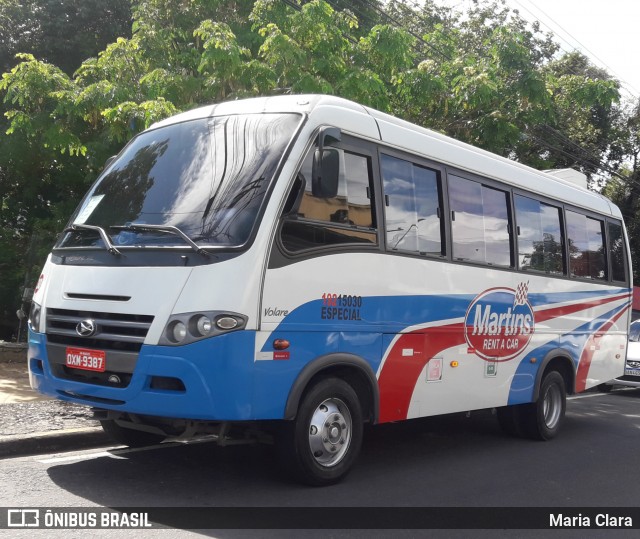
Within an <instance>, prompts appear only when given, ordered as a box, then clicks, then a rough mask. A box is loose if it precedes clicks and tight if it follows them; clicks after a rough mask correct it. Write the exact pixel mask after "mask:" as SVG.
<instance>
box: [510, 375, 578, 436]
mask: <svg viewBox="0 0 640 539" xmlns="http://www.w3.org/2000/svg"><path fill="white" fill-rule="evenodd" d="M566 408H567V391H566V387H565V383H564V378H563V377H562V375H561V374H560V373H559V372H558V371H549V372H548V373H547V374H545V376H544V378H543V380H542V384H541V385H540V392H539V394H538V399H537V400H536V402H533V403H531V404H526V405H524V406H523V407H522V417H521V424H522V428H523V433H524V435H525V436H527V437H528V438H533V439H534V440H551V439H552V438H555V436H556V435H557V434H558V431H559V430H560V425H561V424H562V420H563V419H564V413H565V410H566Z"/></svg>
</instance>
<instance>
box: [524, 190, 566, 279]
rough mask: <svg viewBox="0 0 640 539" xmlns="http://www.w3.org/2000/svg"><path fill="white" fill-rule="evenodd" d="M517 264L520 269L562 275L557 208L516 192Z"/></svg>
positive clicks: (560, 228)
mask: <svg viewBox="0 0 640 539" xmlns="http://www.w3.org/2000/svg"><path fill="white" fill-rule="evenodd" d="M515 204H516V222H517V225H518V229H517V230H518V265H519V266H520V269H522V270H525V271H529V270H533V271H540V272H544V273H551V274H557V275H562V274H563V273H564V257H563V249H562V222H561V220H560V215H561V214H560V208H557V207H555V206H550V205H548V204H544V203H542V202H539V201H537V200H534V199H531V198H527V197H523V196H519V195H516V196H515Z"/></svg>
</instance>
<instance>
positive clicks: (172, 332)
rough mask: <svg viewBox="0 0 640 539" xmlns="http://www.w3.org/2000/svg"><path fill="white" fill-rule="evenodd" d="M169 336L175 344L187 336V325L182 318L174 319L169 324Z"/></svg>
mask: <svg viewBox="0 0 640 539" xmlns="http://www.w3.org/2000/svg"><path fill="white" fill-rule="evenodd" d="M167 338H168V339H169V341H171V342H172V343H173V344H181V343H182V341H184V340H185V339H186V338H187V326H185V325H184V323H183V322H181V321H180V320H174V321H173V322H172V323H171V324H169V325H168V326H167Z"/></svg>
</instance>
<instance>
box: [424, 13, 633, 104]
mask: <svg viewBox="0 0 640 539" xmlns="http://www.w3.org/2000/svg"><path fill="white" fill-rule="evenodd" d="M506 1H507V5H508V6H510V7H511V8H512V9H517V10H518V11H519V12H520V15H521V16H522V17H523V18H525V19H527V20H536V19H537V20H538V21H540V23H541V27H542V30H543V31H545V32H548V31H552V32H553V33H554V34H555V35H556V38H555V40H556V41H557V42H558V43H559V44H560V45H561V47H562V49H563V50H564V51H567V52H570V51H573V50H576V49H577V50H579V51H581V52H583V53H584V54H585V55H586V56H588V57H589V58H590V59H591V61H592V62H593V63H594V64H595V65H597V66H599V67H604V68H605V69H607V71H608V72H609V73H610V74H611V75H613V76H614V77H615V78H617V79H618V80H620V81H621V82H622V90H623V94H624V95H625V96H626V97H631V98H636V99H637V98H638V97H640V26H639V25H640V1H639V0H506ZM436 2H437V3H439V4H441V5H448V6H450V7H457V8H458V9H460V10H461V11H466V7H467V6H468V5H469V4H470V3H471V0H436Z"/></svg>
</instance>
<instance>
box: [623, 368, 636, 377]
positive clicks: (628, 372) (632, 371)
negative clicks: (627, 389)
mask: <svg viewBox="0 0 640 539" xmlns="http://www.w3.org/2000/svg"><path fill="white" fill-rule="evenodd" d="M624 375H625V376H640V369H625V370H624Z"/></svg>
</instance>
